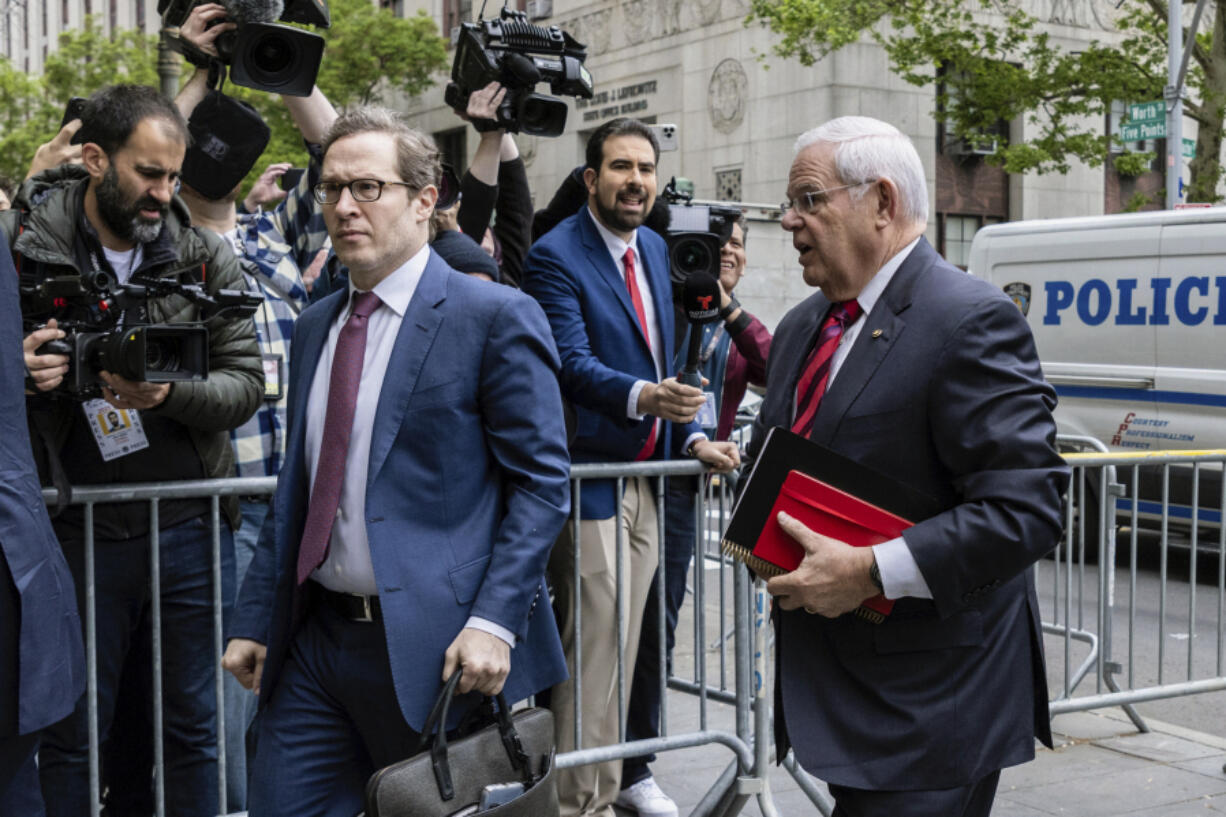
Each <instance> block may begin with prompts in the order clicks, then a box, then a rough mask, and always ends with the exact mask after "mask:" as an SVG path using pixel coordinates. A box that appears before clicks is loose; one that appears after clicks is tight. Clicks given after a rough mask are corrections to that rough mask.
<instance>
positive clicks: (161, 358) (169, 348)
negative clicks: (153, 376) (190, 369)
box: [145, 341, 181, 372]
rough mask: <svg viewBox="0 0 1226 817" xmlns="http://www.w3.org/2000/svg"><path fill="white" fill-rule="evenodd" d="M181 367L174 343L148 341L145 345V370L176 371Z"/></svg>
mask: <svg viewBox="0 0 1226 817" xmlns="http://www.w3.org/2000/svg"><path fill="white" fill-rule="evenodd" d="M180 368H181V364H180V362H179V354H178V350H177V349H176V348H175V346H174V344H172V343H166V342H163V341H149V342H147V343H146V345H145V371H147V372H177V371H179V369H180Z"/></svg>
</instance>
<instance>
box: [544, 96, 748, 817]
mask: <svg viewBox="0 0 1226 817" xmlns="http://www.w3.org/2000/svg"><path fill="white" fill-rule="evenodd" d="M658 159H659V145H658V143H657V141H656V137H655V134H654V133H652V131H651V129H650V128H648V127H647V126H646V125H644V124H643V123H641V122H639V121H637V120H633V119H614V120H612V121H610V122H608V123H606V124H604V125H602V126H601V127H599V128H598V129H597V130H596V131H595V132H594V133H593V134H592V136H591V138H590V139H589V140H588V145H587V167H586V168H585V169H584V171H583V179H584V182H585V184H586V186H587V190H588V201H587V204H586V205H585V206H584V207H583V208H582V209H580V210H579V212H577V213H575V214H574V215H572V216H570V217H569V218H567V219H565V220H563V221H562V222H561V223H560V224H559V225H558V226H557V227H555V228H554V229H553V230H551V231H550V232H549V233H548V234H547V235H546V236H545V237H543V238H542V239H541V240H540V241H538V242H537V243H536V245H535V246H533V248H532V250H531V252H530V253H529V254H528V259H527V261H526V263H525V266H524V281H523V287H524V291H525V292H527V293H529V294H530V295H532V296H533V297H535V298H536V299H537V300H538V301H540V303H541V305H542V306H543V307H544V308H545V314H546V315H548V317H549V322H550V325H551V327H552V329H553V335H554V339H555V340H556V341H557V344H558V351H559V353H560V354H561V357H562V372H561V382H562V394H563V396H565V397H566V398H567V399H569V400H570V401H571V402H572V404H573V405H574V407H575V413H576V416H577V422H576V427H577V432H578V433H577V435H576V437H575V438H574V440H573V441H572V442H571V459H572V461H574V462H614V463H628V462H635V461H641V460H650V459H669V458H671V457H678V456H683V455H688V456H693V457H696V458H698V459H700V460H702V461H703V462H706V463H708V464H710V465H711V466H712V467H713V468H714V469H716V470H718V471H722V472H727V471H730V470H732V469H733V468H735V467H736V466H737V465H738V464H739V461H740V458H739V454H738V453H737V450H736V446H735V445H733V444H732V443H715V442H711V441H710V440H708V439H707V437H706V436H705V435H704V434H703V433H702V431H701V429H700V428H699V426H698V424H697V423H696V422H695V419H694V418H695V416H696V414H697V412H698V409H699V408H700V407H701V406H702V405H703V404H704V402H705V399H704V397H703V394H702V390H701V389H699V388H696V387H693V386H685V385H683V384H681V383H679V382H677V378H676V377H670V376H668V374H669V372H668V369H669V367H670V364H671V362H672V359H673V353H672V346H673V340H674V338H673V332H674V326H673V308H672V300H671V288H670V285H669V265H668V254H667V251H666V249H665V246H664V240H663V239H662V238H660V236H658V235H656V234H655V233H654V232H652V231H651V230H650V229H640V227H641V225H642V224H643V221H644V219H645V218H646V217H647V214H648V213H649V212H650V211H651V208H652V204H653V203H654V201H655V197H656V164H657V161H658ZM625 485H626V488H625V492H624V494H623V495H622V496H620V497H619V496H618V495H617V492H616V489H615V486H614V480H611V479H610V480H594V481H590V482H587V483H585V484H584V486H583V491H582V494H581V500H580V504H581V507H580V511H579V516H580V520H581V521H580V522H579V530H580V534H579V535H580V541H581V542H582V552H581V553H578V554H576V553H575V538H574V533H573V531H572V528H571V526H569V525H568V526H567V527H566V528H565V529H563V532H562V535H561V536H560V537H559V538H558V541H557V542H556V543H555V544H554V548H553V554H552V556H551V557H550V564H549V569H550V578H551V580H552V585H553V588H554V591H555V606H556V608H557V611H558V614H559V624H560V627H561V630H562V641H563V643H564V644H565V646H566V649H567V656H568V658H569V660H570V661H571V662H572V663H571V676H572V680H571V681H567V682H565V683H563V684H560V685H558V686H556V687H554V690H553V699H552V707H553V710H554V715H555V717H556V719H557V721H556V723H557V730H556V735H557V742H558V751H560V752H563V751H568V750H570V749H573V748H575V747H574V737H575V728H574V714H575V713H574V703H575V698H576V696H575V686H574V685H575V680H574V679H577V680H578V683H580V684H582V687H581V690H582V701H583V713H582V715H583V732H582V740H583V746H584V748H588V747H593V746H603V745H608V744H612V743H616V742H617V740H618V731H619V728H618V726H619V719H618V708H619V704H618V694H617V645H618V640H619V637H618V631H617V627H616V626H615V623H616V622H617V599H618V598H619V595H618V584H619V582H624V584H625V586H626V587H627V588H628V589H627V591H626V592H627V594H628V595H627V596H626V598H628V599H629V602H628V604H627V609H628V615H627V616H626V617H625V619H624V620H623V621H622V630H623V632H622V634H621V635H622V637H623V638H624V644H625V647H626V662H625V663H626V672H627V673H628V674H632V673H633V672H634V656H635V654H636V652H637V644H638V637H639V631H640V622H641V620H642V615H643V608H644V606H645V605H646V602H647V589H648V587H649V586H650V584H651V579H652V576H653V575H654V574H655V571H656V564H657V562H658V557H659V535H658V526H657V518H658V517H657V509H656V502H655V491H654V488H653V485H652V484H651V483H650V482H649V481H648V480H646V479H644V478H635V479H628V480H626V483H625ZM619 526H622V528H623V530H622V534H623V535H619V533H618V527H619ZM618 547H620V548H621V549H622V551H623V552H622V554H621V557H622V561H623V563H624V564H625V565H626V576H625V577H623V576H619V575H618V573H617V570H616V569H615V564H616V563H617V561H618ZM576 558H577V559H578V560H579V562H580V564H579V565H578V567H579V572H580V584H579V586H578V587H576V586H575V582H574V578H573V577H574V575H575V567H576V565H575V560H576ZM576 598H577V599H578V602H579V604H580V605H581V608H580V615H581V619H582V621H583V622H584V623H585V625H586V626H584V627H583V629H582V632H578V631H577V628H576V626H575V623H576V617H575V609H574V608H575V603H576ZM576 644H581V647H582V649H581V651H582V655H583V666H582V667H581V668H576V667H575V666H574V664H573V661H574V657H575V650H576ZM576 669H578V672H576ZM628 677H630V675H628ZM621 767H622V763H621V761H620V760H615V761H612V762H609V763H601V764H593V765H588V766H581V767H577V768H572V769H565V770H561V771H560V772H559V774H558V796H559V800H560V802H561V805H562V813H563V814H564V815H567V816H568V817H569V816H570V815H577V814H583V815H589V814H593V815H600V817H612V814H613V810H612V804H613V801H614V798H616V797H617V796H618V792H619V789H620V786H619V783H620V779H621ZM642 788H643V789H652V791H650V792H649V793H650V794H651V795H653V797H654V796H655V795H656V794H657V793H659V797H662V798H663V799H665V800H667V797H664V795H663V794H662V793H660V792H659V789H658V788H657V787H655V783H654V781H652V780H651V778H647V779H646V780H645V781H643V786H642ZM656 799H658V798H656ZM669 805H671V802H670V803H669Z"/></svg>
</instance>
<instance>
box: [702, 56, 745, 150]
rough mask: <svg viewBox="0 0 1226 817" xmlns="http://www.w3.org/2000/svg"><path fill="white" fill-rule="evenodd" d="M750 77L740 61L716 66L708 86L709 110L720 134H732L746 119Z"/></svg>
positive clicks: (725, 62) (727, 60)
mask: <svg viewBox="0 0 1226 817" xmlns="http://www.w3.org/2000/svg"><path fill="white" fill-rule="evenodd" d="M748 86H749V77H748V76H746V75H745V69H744V68H743V67H742V66H741V63H740V62H739V61H738V60H735V59H732V58H731V57H729V58H728V59H726V60H724V61H723V62H721V63H720V64H719V65H717V66H715V70H714V71H712V72H711V82H710V84H709V85H708V86H707V110H708V111H709V112H710V114H711V125H712V127H714V128H715V129H716V130H717V131H719V132H720V133H732V132H733V131H734V130H736V129H737V127H739V126H740V124H741V122H742V121H744V119H745V97H746V90H747V88H748Z"/></svg>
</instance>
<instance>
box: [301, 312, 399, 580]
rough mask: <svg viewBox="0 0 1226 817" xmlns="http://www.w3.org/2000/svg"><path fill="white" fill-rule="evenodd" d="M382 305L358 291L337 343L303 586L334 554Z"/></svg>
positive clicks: (306, 535)
mask: <svg viewBox="0 0 1226 817" xmlns="http://www.w3.org/2000/svg"><path fill="white" fill-rule="evenodd" d="M380 303H381V301H380V300H379V296H378V295H376V294H375V293H373V292H355V293H354V297H353V313H352V314H351V315H350V316H349V320H347V321H345V325H344V326H342V327H341V331H340V335H339V336H338V337H337V339H336V351H335V352H334V353H333V355H332V379H331V380H330V381H329V382H328V410H327V413H326V414H325V415H324V429H323V440H322V442H321V443H320V446H319V463H318V464H317V465H316V468H315V484H314V485H313V486H312V487H311V507H310V510H308V511H307V519H306V525H305V526H304V527H303V531H302V544H301V546H300V547H299V548H298V584H302V583H303V582H305V581H306V580H307V577H308V576H310V575H311V571H313V570H314V569H315V568H317V567H319V566H320V565H321V564H323V561H324V559H325V558H326V557H327V555H328V540H329V539H331V538H332V525H333V523H334V522H335V521H336V509H337V506H338V505H339V504H340V499H341V482H342V481H343V480H344V478H345V457H346V456H347V455H348V453H349V434H350V432H351V431H353V410H354V407H355V406H356V405H357V402H358V384H359V383H360V382H361V381H362V361H363V359H364V357H365V355H366V322H367V319H368V318H369V317H370V313H372V312H374V311H375V310H376V309H378V307H379V304H380Z"/></svg>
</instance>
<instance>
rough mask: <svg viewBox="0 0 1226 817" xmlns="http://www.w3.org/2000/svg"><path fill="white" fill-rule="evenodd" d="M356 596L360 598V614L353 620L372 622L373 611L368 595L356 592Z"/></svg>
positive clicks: (373, 618) (373, 617)
mask: <svg viewBox="0 0 1226 817" xmlns="http://www.w3.org/2000/svg"><path fill="white" fill-rule="evenodd" d="M355 595H357V597H358V598H360V599H361V600H362V615H361V616H360V617H358V618H355V619H354V621H363V622H366V623H368V624H373V623H374V620H375V616H374V611H373V610H371V607H370V596H368V595H366V594H365V593H357V594H355Z"/></svg>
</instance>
